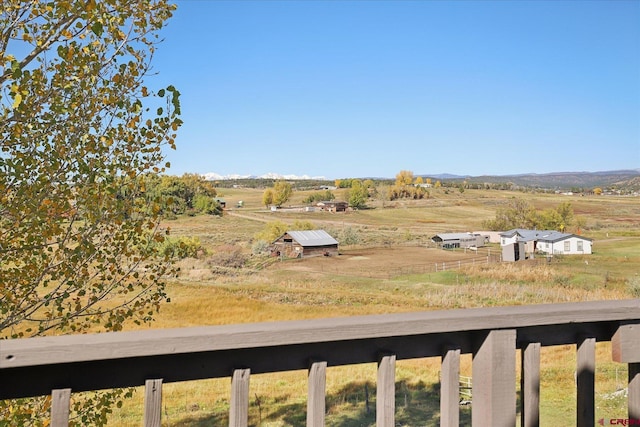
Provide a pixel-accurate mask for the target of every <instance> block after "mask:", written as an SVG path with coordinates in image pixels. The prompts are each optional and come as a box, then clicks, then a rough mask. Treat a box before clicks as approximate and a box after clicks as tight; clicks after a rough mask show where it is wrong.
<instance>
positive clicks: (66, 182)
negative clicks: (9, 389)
mask: <svg viewBox="0 0 640 427" xmlns="http://www.w3.org/2000/svg"><path fill="white" fill-rule="evenodd" d="M173 10H174V6H172V5H169V4H168V3H167V2H166V1H164V0H139V1H136V2H125V1H117V0H103V1H95V0H89V1H82V2H78V1H68V0H60V1H55V2H41V1H38V0H32V1H27V0H7V1H4V2H3V4H2V8H1V9H0V67H1V68H0V144H1V149H2V154H1V155H0V337H2V338H17V337H23V336H34V335H43V334H46V333H50V332H52V331H55V332H56V333H80V332H84V331H87V330H89V329H95V328H101V329H103V330H110V331H117V330H120V329H121V328H122V327H123V324H124V323H125V322H126V321H128V320H133V321H135V322H137V323H140V322H148V321H150V320H152V318H153V316H154V313H155V312H156V311H157V310H158V308H159V306H160V304H161V303H163V302H164V301H166V300H167V296H166V294H165V291H164V282H163V280H162V277H163V276H164V275H165V274H167V273H168V272H169V270H170V268H171V265H170V262H169V261H170V259H168V258H167V257H158V256H157V252H156V251H155V250H154V247H155V244H156V243H157V242H161V241H162V240H163V239H164V235H165V232H164V231H163V230H161V229H160V228H159V214H160V208H159V206H158V205H157V204H156V203H155V202H150V201H148V200H145V199H141V198H139V197H137V195H139V194H140V193H141V192H142V191H144V188H142V185H143V180H141V179H140V178H141V177H143V176H145V175H148V174H156V173H160V172H163V171H164V170H165V167H168V166H169V165H168V164H163V153H162V148H163V146H169V147H172V148H175V143H174V140H175V132H176V131H177V129H178V128H179V126H180V125H181V123H182V122H181V120H180V119H179V114H180V102H179V95H180V94H179V92H178V90H176V88H175V87H173V86H169V87H167V88H164V89H159V90H155V91H154V90H152V89H150V88H149V87H147V86H145V84H144V80H145V77H146V76H147V75H148V73H149V70H150V60H151V57H152V56H153V52H154V49H155V44H156V43H157V41H158V31H159V30H160V29H161V28H162V26H163V25H164V22H165V21H166V20H167V19H169V18H170V17H171V14H172V12H173ZM94 396H97V397H93V398H89V399H84V400H82V399H80V400H77V402H76V404H74V406H73V408H74V413H75V415H74V416H75V419H76V420H77V423H79V424H85V422H86V423H87V424H97V425H100V424H103V423H104V420H105V419H106V415H105V414H106V413H108V412H109V409H108V408H109V406H110V405H111V404H112V403H113V402H115V401H116V400H117V398H118V396H122V392H119V391H114V392H104V393H98V394H96V395H94ZM92 399H98V400H99V404H96V401H95V400H92ZM47 404H48V403H47V401H46V399H45V400H44V401H42V400H41V401H40V402H39V403H34V402H33V401H30V403H28V404H26V403H25V404H12V403H6V402H5V403H2V404H0V418H2V419H4V420H8V421H7V422H8V423H9V424H13V423H14V421H15V420H20V421H19V423H20V424H28V423H33V422H35V421H33V420H37V419H38V417H39V416H40V415H41V414H42V412H41V411H39V410H34V408H37V407H38V405H44V406H45V407H46V405H47ZM9 408H12V409H11V410H9ZM21 417H22V418H21ZM26 419H32V421H30V422H28V421H27V420H26Z"/></svg>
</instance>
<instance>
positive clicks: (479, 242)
mask: <svg viewBox="0 0 640 427" xmlns="http://www.w3.org/2000/svg"><path fill="white" fill-rule="evenodd" d="M431 241H432V242H434V243H435V244H436V245H437V246H438V247H439V248H442V249H455V248H470V247H476V248H478V247H481V246H484V245H485V243H486V242H487V241H488V237H487V236H484V235H482V234H475V233H441V234H436V235H435V236H433V237H432V238H431Z"/></svg>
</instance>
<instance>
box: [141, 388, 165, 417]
mask: <svg viewBox="0 0 640 427" xmlns="http://www.w3.org/2000/svg"><path fill="white" fill-rule="evenodd" d="M161 418H162V379H155V380H146V381H145V388H144V426H145V427H160V425H161Z"/></svg>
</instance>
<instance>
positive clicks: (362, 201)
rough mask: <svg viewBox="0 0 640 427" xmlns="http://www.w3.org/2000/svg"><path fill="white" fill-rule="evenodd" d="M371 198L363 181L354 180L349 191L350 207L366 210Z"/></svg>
mask: <svg viewBox="0 0 640 427" xmlns="http://www.w3.org/2000/svg"><path fill="white" fill-rule="evenodd" d="M368 198H369V190H368V189H367V188H366V187H365V186H364V185H363V184H362V182H361V181H358V180H353V181H352V183H351V189H350V190H349V206H351V207H352V208H355V209H358V208H364V207H365V206H366V203H367V199H368Z"/></svg>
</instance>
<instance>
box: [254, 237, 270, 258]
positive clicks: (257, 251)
mask: <svg viewBox="0 0 640 427" xmlns="http://www.w3.org/2000/svg"><path fill="white" fill-rule="evenodd" d="M267 252H269V242H267V241H265V240H256V241H255V243H254V244H253V246H251V253H253V254H254V255H261V254H265V253H267Z"/></svg>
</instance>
